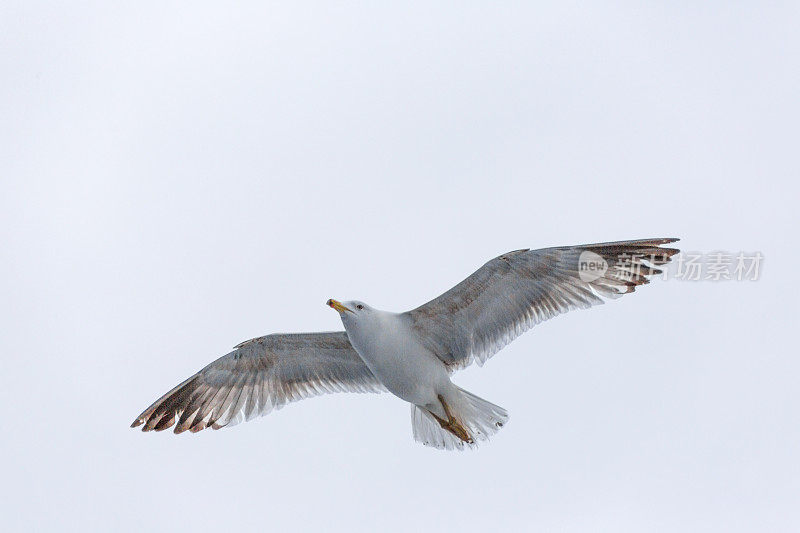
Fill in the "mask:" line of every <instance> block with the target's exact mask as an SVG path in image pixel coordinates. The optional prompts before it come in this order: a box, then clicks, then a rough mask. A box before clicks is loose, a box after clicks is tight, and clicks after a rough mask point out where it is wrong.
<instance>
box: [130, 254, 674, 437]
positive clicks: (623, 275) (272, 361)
mask: <svg viewBox="0 0 800 533" xmlns="http://www.w3.org/2000/svg"><path fill="white" fill-rule="evenodd" d="M677 240H678V239H672V238H661V239H642V240H634V241H619V242H608V243H598V244H585V245H580V246H565V247H556V248H542V249H539V250H517V251H514V252H509V253H507V254H503V255H501V256H499V257H496V258H495V259H492V260H491V261H489V262H488V263H486V264H485V265H483V266H482V267H481V268H479V269H478V270H477V271H476V272H474V273H473V274H472V275H471V276H469V277H468V278H467V279H465V280H464V281H462V282H461V283H459V284H458V285H456V286H455V287H453V288H452V289H450V290H449V291H447V292H446V293H444V294H442V295H441V296H439V297H438V298H435V299H433V300H431V301H430V302H428V303H426V304H424V305H422V306H420V307H418V308H416V309H413V310H411V311H408V312H405V313H391V312H386V311H380V310H378V309H374V308H372V307H370V306H368V305H367V304H365V303H363V302H359V301H350V302H344V303H341V302H338V301H336V300H328V302H327V303H328V305H329V306H331V307H332V308H333V309H335V310H336V311H338V312H339V315H340V317H341V319H342V323H343V324H344V327H345V331H338V332H325V333H295V334H273V335H267V336H264V337H259V338H257V339H252V340H249V341H246V342H243V343H241V344H239V345H238V346H236V347H235V348H234V350H233V351H232V352H230V353H229V354H227V355H225V356H223V357H221V358H219V359H217V360H216V361H214V362H213V363H211V364H209V365H208V366H206V367H205V368H203V369H202V370H200V371H199V372H198V373H196V374H195V375H193V376H192V377H190V378H189V379H187V380H186V381H184V382H183V383H181V384H179V385H178V386H176V387H175V388H174V389H172V390H171V391H169V392H167V393H166V394H165V395H163V396H162V397H161V398H159V399H158V400H156V401H155V403H153V405H151V406H150V407H148V408H147V409H146V410H145V411H144V412H142V414H140V415H139V416H138V417H137V418H136V420H134V421H133V424H131V427H136V426H140V425H143V427H142V430H143V431H151V430H155V431H161V430H164V429H167V428H170V427H172V426H175V433H181V432H183V431H186V430H189V431H192V432H196V431H200V430H202V429H205V428H207V427H212V428H214V429H219V428H222V427H227V426H232V425H235V424H237V423H239V422H241V421H242V420H250V419H251V418H253V417H255V416H262V415H265V414H267V413H269V412H270V411H271V410H272V409H276V408H277V409H280V408H281V407H283V406H284V405H286V404H287V403H289V402H293V401H296V400H300V399H302V398H308V397H311V396H316V395H319V394H325V393H329V392H381V391H386V390H388V391H389V392H392V393H393V394H395V395H396V396H398V397H400V398H401V399H403V400H405V401H407V402H409V403H410V404H411V420H412V429H413V435H414V439H415V440H417V441H420V442H422V443H423V444H427V445H431V446H434V447H436V448H442V449H463V448H465V447H472V446H474V445H476V444H477V442H479V441H482V440H487V439H488V438H489V436H491V435H492V434H494V433H496V432H497V431H498V430H499V429H500V428H502V427H503V425H504V424H505V423H506V421H507V420H508V415H507V413H506V411H505V410H504V409H503V408H501V407H498V406H497V405H494V404H492V403H490V402H487V401H486V400H483V399H481V398H479V397H477V396H475V395H473V394H471V393H469V392H467V391H465V390H463V389H461V388H459V387H457V386H456V385H454V384H453V383H452V381H451V380H450V375H451V374H452V373H453V372H454V371H455V370H457V369H460V368H464V367H466V366H468V365H470V364H471V363H472V362H477V363H478V364H479V365H482V364H483V363H484V362H485V361H486V360H487V359H489V358H490V357H491V356H492V355H494V354H495V353H497V352H498V351H499V350H501V349H502V348H503V347H504V346H505V345H506V344H508V343H509V342H511V341H512V340H514V339H515V338H516V337H518V336H519V335H521V334H522V333H524V332H525V331H527V330H528V329H530V328H531V327H533V326H534V325H535V324H538V323H539V322H542V321H544V320H547V319H549V318H552V317H554V316H556V315H558V314H561V313H565V312H567V311H570V310H572V309H585V308H589V307H591V306H593V305H597V304H601V303H603V301H604V300H603V298H617V297H619V296H621V295H623V294H627V293H629V292H633V291H634V290H635V288H636V287H637V286H639V285H643V284H645V283H648V281H649V280H648V276H651V275H654V274H659V273H661V271H660V270H658V269H656V268H654V267H656V266H659V265H663V264H665V263H667V262H669V260H670V258H671V257H672V256H673V255H674V254H676V253H678V250H677V249H675V248H665V247H662V246H661V245H664V244H668V243H671V242H675V241H677Z"/></svg>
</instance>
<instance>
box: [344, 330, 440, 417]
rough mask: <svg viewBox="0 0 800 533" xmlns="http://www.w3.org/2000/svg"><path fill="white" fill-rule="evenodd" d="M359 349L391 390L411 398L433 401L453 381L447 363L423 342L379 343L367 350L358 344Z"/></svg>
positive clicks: (368, 363) (400, 395) (404, 397)
mask: <svg viewBox="0 0 800 533" xmlns="http://www.w3.org/2000/svg"><path fill="white" fill-rule="evenodd" d="M356 351H358V352H359V355H361V357H362V359H364V362H365V363H366V364H367V366H368V367H369V369H370V370H371V371H372V373H373V374H374V375H375V377H376V378H378V379H379V380H380V381H381V383H383V384H384V386H386V388H387V389H389V392H391V393H392V394H394V395H395V396H399V397H400V398H402V399H403V400H405V401H407V402H411V403H414V404H417V405H425V404H428V403H431V402H433V401H435V400H436V397H437V394H438V393H439V392H437V391H441V390H444V388H445V387H446V384H447V383H448V382H449V381H450V377H449V376H448V374H447V369H446V367H445V366H444V363H442V362H441V361H440V360H439V359H438V358H437V357H436V356H435V355H433V354H431V353H429V352H427V351H425V349H424V348H422V347H421V346H419V347H417V346H415V347H413V349H409V350H398V349H396V348H393V347H391V346H382V345H376V346H371V347H369V348H368V349H364V350H363V352H364V353H362V350H358V348H356Z"/></svg>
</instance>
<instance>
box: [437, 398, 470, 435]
mask: <svg viewBox="0 0 800 533" xmlns="http://www.w3.org/2000/svg"><path fill="white" fill-rule="evenodd" d="M439 402H440V403H441V404H442V408H443V409H444V414H446V415H447V420H444V419H442V418H439V417H438V416H436V415H435V414H434V413H431V414H432V415H433V417H434V418H435V419H436V421H437V422H439V425H440V426H442V429H445V430H447V431H449V432H450V433H452V434H453V435H455V436H456V437H458V438H459V439H460V440H462V441H464V442H466V443H467V444H472V443H473V442H475V441H474V440H472V437H470V436H469V433H468V432H467V429H466V428H465V427H464V426H463V425H461V423H460V422H459V421H458V420H457V419H456V417H454V416H453V414H452V413H451V412H450V408H449V407H447V403H446V402H445V401H444V398H442V395H441V394H440V395H439ZM428 412H430V411H428Z"/></svg>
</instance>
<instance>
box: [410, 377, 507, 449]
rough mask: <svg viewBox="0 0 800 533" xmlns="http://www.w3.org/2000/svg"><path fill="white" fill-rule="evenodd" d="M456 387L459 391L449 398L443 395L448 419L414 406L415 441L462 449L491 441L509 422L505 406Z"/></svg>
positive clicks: (412, 421) (412, 419) (412, 425)
mask: <svg viewBox="0 0 800 533" xmlns="http://www.w3.org/2000/svg"><path fill="white" fill-rule="evenodd" d="M456 390H457V394H455V395H453V396H451V397H449V398H447V399H445V398H442V397H441V396H440V400H441V401H442V405H443V407H444V411H445V415H446V418H442V417H439V416H438V415H436V414H434V413H432V412H430V411H429V410H428V409H426V408H424V407H420V406H417V405H413V404H412V405H411V427H412V430H413V432H414V440H416V441H417V442H421V443H422V444H424V445H426V446H433V447H434V448H438V449H440V450H454V449H457V450H463V449H464V448H465V447H469V448H473V447H475V446H477V445H478V442H480V441H485V440H489V437H490V436H492V435H494V434H495V433H497V432H498V431H500V429H501V428H502V427H503V426H505V424H506V422H508V413H507V412H506V410H505V409H503V408H502V407H500V406H498V405H495V404H493V403H491V402H487V401H486V400H484V399H483V398H479V397H478V396H475V395H474V394H472V393H471V392H467V391H465V390H464V389H462V388H460V387H456Z"/></svg>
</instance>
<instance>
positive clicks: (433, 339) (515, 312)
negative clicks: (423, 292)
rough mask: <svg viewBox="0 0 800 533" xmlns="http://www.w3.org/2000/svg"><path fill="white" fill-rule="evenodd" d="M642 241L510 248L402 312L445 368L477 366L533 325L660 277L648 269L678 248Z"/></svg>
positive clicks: (658, 240) (656, 272)
mask: <svg viewBox="0 0 800 533" xmlns="http://www.w3.org/2000/svg"><path fill="white" fill-rule="evenodd" d="M677 240H678V239H669V238H664V239H643V240H636V241H619V242H606V243H598V244H584V245H580V246H566V247H559V248H542V249H540V250H517V251H515V252H509V253H507V254H504V255H501V256H500V257H497V258H495V259H492V260H491V261H489V262H488V263H486V264H485V265H483V266H482V267H481V268H480V269H478V270H477V271H476V272H475V273H473V274H472V275H471V276H469V277H468V278H467V279H465V280H464V281H462V282H461V283H459V284H458V285H456V286H455V287H453V288H452V289H450V290H449V291H447V292H446V293H444V294H442V295H441V296H439V297H438V298H436V299H434V300H431V301H430V302H428V303H426V304H424V305H422V306H420V307H418V308H416V309H414V310H412V311H408V312H407V313H405V315H406V317H407V318H408V320H409V321H410V324H411V326H412V328H414V329H415V330H416V331H417V333H418V334H419V336H420V338H421V339H422V340H423V342H425V343H427V347H428V348H429V349H430V350H432V351H433V352H434V353H435V354H436V355H437V356H438V357H439V358H440V359H441V360H442V361H443V362H444V363H445V364H446V365H447V366H448V367H449V368H450V369H451V371H453V370H456V369H459V368H463V367H465V366H468V365H469V364H471V363H472V362H473V361H477V362H478V364H479V365H482V364H483V363H484V362H486V360H487V359H489V358H490V357H491V356H492V355H494V354H495V353H497V352H498V351H499V350H500V349H501V348H503V346H505V345H506V344H508V343H509V342H511V341H512V340H514V339H515V338H517V337H518V336H520V335H521V334H522V333H524V332H525V331H527V330H528V329H530V328H531V327H533V326H534V325H535V324H538V323H539V322H543V321H545V320H547V319H549V318H552V317H554V316H556V315H559V314H561V313H566V312H567V311H570V310H572V309H586V308H589V307H591V306H593V305H597V304H601V303H603V299H602V298H601V297H607V298H617V297H619V296H620V295H622V294H627V293H629V292H633V291H634V289H635V288H636V287H637V286H639V285H642V284H645V283H648V282H649V280H648V279H647V276H650V275H653V274H660V273H661V271H660V270H658V269H655V268H652V266H657V265H663V264H665V263H668V262H669V260H670V257H672V256H673V255H674V254H676V253H678V251H679V250H677V249H675V248H661V247H660V245H662V244H667V243H670V242H675V241H677Z"/></svg>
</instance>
